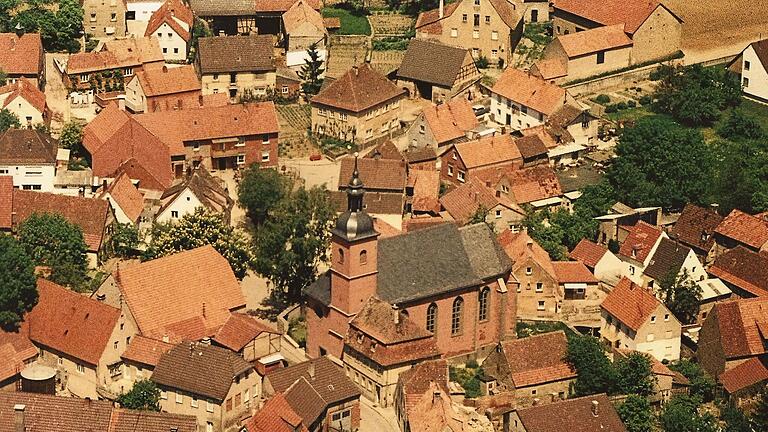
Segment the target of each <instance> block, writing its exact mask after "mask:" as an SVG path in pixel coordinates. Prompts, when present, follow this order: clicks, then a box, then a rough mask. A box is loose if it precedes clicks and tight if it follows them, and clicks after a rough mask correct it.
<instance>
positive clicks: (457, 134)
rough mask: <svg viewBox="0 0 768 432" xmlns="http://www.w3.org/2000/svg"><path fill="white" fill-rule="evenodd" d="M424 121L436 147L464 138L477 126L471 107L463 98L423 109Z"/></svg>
mask: <svg viewBox="0 0 768 432" xmlns="http://www.w3.org/2000/svg"><path fill="white" fill-rule="evenodd" d="M424 120H425V121H426V122H427V125H429V130H430V131H431V132H432V136H433V137H434V138H435V142H436V143H437V145H438V146H440V145H441V144H444V143H447V142H449V141H452V140H455V139H459V138H463V137H465V136H466V133H467V131H469V130H472V129H474V128H475V127H477V125H478V124H479V123H478V121H477V117H476V116H475V113H474V111H472V105H471V104H470V103H469V101H468V100H466V99H464V98H458V99H453V100H451V101H449V102H447V103H443V104H440V105H431V106H428V107H427V108H424Z"/></svg>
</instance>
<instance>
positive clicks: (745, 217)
mask: <svg viewBox="0 0 768 432" xmlns="http://www.w3.org/2000/svg"><path fill="white" fill-rule="evenodd" d="M715 232H716V233H718V234H720V235H722V236H725V237H728V238H731V239H734V240H736V241H738V242H740V243H743V244H745V245H747V246H750V247H752V248H755V249H760V248H761V247H762V246H763V245H764V244H765V243H766V242H768V220H766V219H765V218H764V217H760V216H758V215H755V216H752V215H750V214H747V213H744V212H743V211H741V210H733V211H731V213H730V214H728V216H726V217H725V219H723V220H722V221H721V222H720V224H718V225H717V228H715Z"/></svg>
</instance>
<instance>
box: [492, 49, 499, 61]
mask: <svg viewBox="0 0 768 432" xmlns="http://www.w3.org/2000/svg"><path fill="white" fill-rule="evenodd" d="M498 57H499V50H491V58H492V59H495V58H498Z"/></svg>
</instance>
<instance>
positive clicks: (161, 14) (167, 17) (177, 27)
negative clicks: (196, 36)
mask: <svg viewBox="0 0 768 432" xmlns="http://www.w3.org/2000/svg"><path fill="white" fill-rule="evenodd" d="M179 21H181V22H182V23H184V24H186V28H185V27H184V26H183V25H181V23H179ZM194 21H195V17H194V16H193V15H192V10H191V9H190V8H188V7H187V5H185V4H184V3H183V2H182V1H181V0H165V3H163V4H162V5H161V6H160V7H159V8H158V9H157V10H156V11H154V12H153V13H152V16H150V17H149V22H148V23H147V30H146V31H145V32H144V36H152V35H153V34H154V33H155V32H156V31H157V29H159V28H160V26H161V25H163V24H168V25H169V26H170V27H171V28H172V29H173V31H175V32H176V34H178V35H179V36H181V38H182V39H184V40H185V41H187V42H189V39H190V38H191V30H192V25H193V24H194Z"/></svg>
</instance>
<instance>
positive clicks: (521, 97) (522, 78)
mask: <svg viewBox="0 0 768 432" xmlns="http://www.w3.org/2000/svg"><path fill="white" fill-rule="evenodd" d="M491 92H493V93H497V94H500V95H502V96H504V97H505V98H507V99H509V100H511V101H513V102H516V103H518V104H521V105H524V106H526V107H529V108H533V109H534V110H536V111H538V112H540V113H543V114H545V115H552V114H553V113H554V112H555V111H556V110H557V109H558V108H559V107H560V106H561V105H563V104H564V103H565V101H566V90H565V89H564V88H562V87H559V86H557V85H555V84H552V83H550V82H548V81H545V80H543V79H541V78H539V77H537V76H534V75H531V74H530V73H529V72H525V71H522V70H520V69H515V68H513V67H509V68H507V69H506V70H505V71H504V73H502V74H501V76H500V77H499V79H498V80H497V81H496V84H494V86H493V88H492V89H491Z"/></svg>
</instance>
